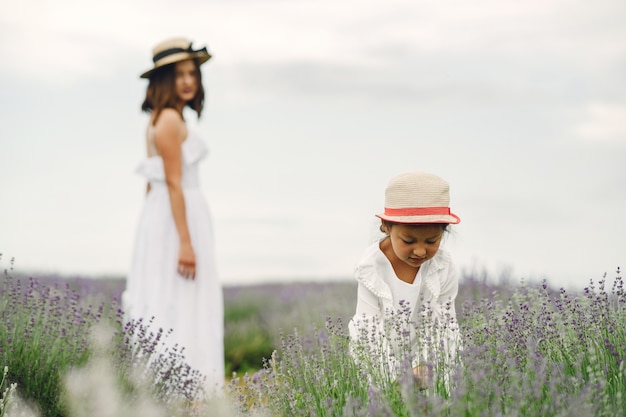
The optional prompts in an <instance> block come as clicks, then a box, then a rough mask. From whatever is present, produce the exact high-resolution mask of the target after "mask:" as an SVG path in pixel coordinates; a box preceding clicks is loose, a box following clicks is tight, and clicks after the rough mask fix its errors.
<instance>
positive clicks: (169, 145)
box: [154, 109, 196, 279]
mask: <svg viewBox="0 0 626 417" xmlns="http://www.w3.org/2000/svg"><path fill="white" fill-rule="evenodd" d="M154 128H155V129H154V142H155V145H156V148H157V152H158V153H159V155H161V158H162V159H163V168H164V169H165V182H166V184H167V190H168V193H169V197H170V205H171V208H172V216H173V217H174V224H175V225H176V230H177V231H178V238H179V243H180V247H179V252H178V270H179V273H180V274H181V275H183V276H184V277H185V278H191V279H193V278H194V277H195V269H196V256H195V253H194V250H193V247H192V245H191V237H190V235H189V228H188V226H187V215H186V212H185V197H184V195H183V188H182V184H181V180H182V165H183V163H182V144H183V141H184V140H185V137H186V136H187V128H186V126H185V122H184V121H183V119H182V116H181V115H180V114H179V113H178V112H177V111H176V110H174V109H164V110H163V111H162V112H161V114H160V115H159V119H158V120H157V123H156V125H155V126H154Z"/></svg>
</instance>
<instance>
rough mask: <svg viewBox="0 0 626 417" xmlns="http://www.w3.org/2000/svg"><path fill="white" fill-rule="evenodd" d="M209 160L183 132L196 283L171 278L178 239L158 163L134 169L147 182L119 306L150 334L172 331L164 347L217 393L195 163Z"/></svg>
mask: <svg viewBox="0 0 626 417" xmlns="http://www.w3.org/2000/svg"><path fill="white" fill-rule="evenodd" d="M149 134H150V132H149ZM150 139H151V138H150V137H149V138H148V143H149V145H150ZM207 154H208V149H207V147H206V144H205V143H204V142H203V140H202V139H201V138H200V137H199V136H198V134H197V133H196V132H194V131H193V130H191V129H189V133H188V137H187V139H186V140H185V141H184V142H183V144H182V160H183V164H182V170H183V173H182V186H183V194H184V198H185V209H186V214H187V224H188V228H189V233H190V235H191V242H192V245H193V249H194V252H195V255H196V277H195V280H187V279H185V278H183V277H182V276H180V275H179V274H178V272H177V265H178V247H179V239H178V232H177V230H176V226H175V224H174V218H173V216H172V211H171V206H170V199H169V194H168V190H167V186H166V184H165V171H164V168H163V161H162V159H161V157H160V156H152V157H149V158H147V159H145V160H144V161H142V162H141V164H140V165H139V166H138V168H137V172H138V173H139V174H140V175H142V176H145V177H146V178H147V180H148V181H149V182H150V187H151V188H150V191H149V192H148V194H147V195H146V199H145V203H144V206H143V210H142V212H141V215H140V219H139V225H138V228H137V231H136V238H135V248H134V256H133V259H132V264H131V270H130V274H129V275H128V278H127V283H126V290H125V291H124V294H123V296H122V303H123V308H124V311H125V314H126V315H127V317H128V318H129V319H134V320H138V319H140V318H141V319H143V321H144V322H148V321H149V320H150V319H151V318H153V325H152V326H153V327H151V329H155V330H157V329H159V328H161V329H163V330H164V331H165V332H167V331H169V330H170V329H171V330H172V333H171V334H170V335H169V336H168V337H167V338H166V340H165V342H166V345H167V346H169V347H173V346H174V345H175V344H178V346H182V347H184V356H185V361H186V362H187V363H188V364H189V365H190V366H191V368H193V369H195V370H197V371H199V372H200V373H201V374H202V375H204V376H205V377H206V380H207V388H209V389H211V388H220V387H222V385H223V381H224V345H223V340H224V337H223V336H224V321H223V320H224V315H223V293H222V286H221V283H220V281H219V279H218V275H217V268H216V261H215V243H214V231H213V224H212V216H211V212H210V211H209V207H208V204H207V202H206V200H205V198H204V195H203V193H202V190H201V188H200V184H199V175H198V164H199V162H200V161H201V160H202V159H204V158H205V157H206V155H207Z"/></svg>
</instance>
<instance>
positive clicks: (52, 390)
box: [0, 269, 626, 417]
mask: <svg viewBox="0 0 626 417" xmlns="http://www.w3.org/2000/svg"><path fill="white" fill-rule="evenodd" d="M466 275H467V276H465V277H463V279H462V280H461V288H460V293H459V296H458V298H457V303H456V304H457V305H456V308H457V315H458V322H459V325H460V329H461V331H460V337H461V340H462V343H461V344H460V346H462V348H461V349H460V350H459V352H458V354H457V355H456V356H455V358H454V360H453V361H450V360H447V359H449V358H444V357H443V354H442V353H441V352H439V351H438V347H437V346H436V345H434V344H433V345H429V346H425V347H427V348H428V349H429V351H432V352H433V355H432V358H433V361H432V366H433V369H434V374H435V380H434V382H433V383H432V384H431V386H429V387H428V388H427V389H416V387H415V383H414V382H413V380H412V379H411V378H396V377H392V376H391V375H389V374H388V373H386V372H384V371H381V367H380V366H378V364H376V363H372V362H371V361H370V362H368V361H367V359H366V357H367V356H363V358H361V360H355V358H354V354H350V346H349V343H348V339H347V322H348V320H349V318H350V317H351V316H352V314H353V313H354V308H355V304H356V285H355V284H354V283H353V282H351V281H345V282H343V281H334V282H308V283H280V284H279V283H274V284H269V283H267V284H259V285H249V286H229V287H225V288H224V300H225V360H226V370H227V372H226V373H227V374H226V375H225V381H226V382H225V389H224V394H223V395H222V396H220V397H219V398H217V397H211V398H205V397H203V396H202V395H201V394H202V391H201V388H200V386H201V384H200V379H199V376H198V375H197V373H196V372H195V371H194V370H193V369H189V367H187V366H185V365H184V355H181V354H180V353H179V352H165V353H163V352H161V353H158V354H157V352H159V349H158V346H159V344H160V341H162V339H163V338H164V337H167V332H165V333H163V334H152V333H149V332H147V331H146V328H145V326H144V324H145V323H125V322H124V320H123V319H122V313H121V311H120V309H119V300H120V295H121V292H122V290H123V288H124V281H123V280H121V279H101V280H94V279H85V278H80V277H74V278H72V277H56V276H45V277H34V278H31V277H28V276H23V275H20V274H19V273H18V272H16V271H12V270H10V269H9V270H8V271H6V272H5V273H4V275H3V283H2V286H0V294H1V301H0V307H1V312H2V318H3V323H5V326H3V327H2V328H1V329H0V358H1V359H2V363H0V365H1V366H2V367H4V368H5V373H4V377H3V379H2V382H1V385H2V386H1V391H2V399H1V401H0V406H1V408H0V417H4V416H18V415H33V416H73V417H77V416H83V415H89V416H100V415H101V416H105V415H116V416H122V415H129V416H130V415H142V416H148V417H150V416H161V415H163V416H165V415H169V416H178V415H180V416H182V415H193V416H422V415H428V416H461V415H462V416H500V415H502V416H566V415H567V416H572V415H576V416H616V415H626V399H625V398H624V395H625V394H626V373H625V369H624V366H625V365H624V359H625V356H626V295H625V294H624V288H623V283H622V279H621V277H620V272H619V270H618V271H617V273H615V274H614V277H612V278H611V279H608V277H600V278H599V279H598V280H597V281H596V282H593V281H591V282H590V284H589V286H588V287H587V288H586V289H585V290H584V291H582V292H579V293H574V292H572V293H570V292H568V291H567V290H566V289H558V288H552V287H550V286H549V283H548V282H537V283H524V282H522V281H518V282H513V281H511V280H508V281H507V280H499V282H497V283H496V282H493V281H491V280H489V279H488V277H486V276H484V275H480V276H477V274H466ZM402 319H403V318H402V316H401V314H400V312H399V314H398V320H400V321H402ZM131 341H138V343H132V342H131ZM425 343H428V342H426V341H425ZM150 358H151V360H148V359H150ZM29 413H30V414H29Z"/></svg>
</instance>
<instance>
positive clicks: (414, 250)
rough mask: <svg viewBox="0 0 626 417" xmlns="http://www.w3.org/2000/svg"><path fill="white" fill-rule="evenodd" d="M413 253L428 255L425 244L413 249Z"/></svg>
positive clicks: (422, 255)
mask: <svg viewBox="0 0 626 417" xmlns="http://www.w3.org/2000/svg"><path fill="white" fill-rule="evenodd" d="M413 253H414V254H415V256H418V257H420V258H423V257H424V256H426V248H424V247H423V246H418V247H416V248H415V249H413Z"/></svg>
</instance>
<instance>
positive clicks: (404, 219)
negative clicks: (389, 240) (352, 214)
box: [376, 213, 461, 224]
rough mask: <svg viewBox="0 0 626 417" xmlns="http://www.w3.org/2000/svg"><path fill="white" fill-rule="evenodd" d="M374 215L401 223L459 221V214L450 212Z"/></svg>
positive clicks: (453, 222)
mask: <svg viewBox="0 0 626 417" xmlns="http://www.w3.org/2000/svg"><path fill="white" fill-rule="evenodd" d="M376 217H378V218H379V219H382V220H386V221H388V222H393V223H402V224H436V223H447V224H458V223H460V222H461V219H460V218H459V216H457V215H456V214H454V213H450V214H449V215H445V214H444V215H441V214H433V215H427V216H387V215H385V214H376Z"/></svg>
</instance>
